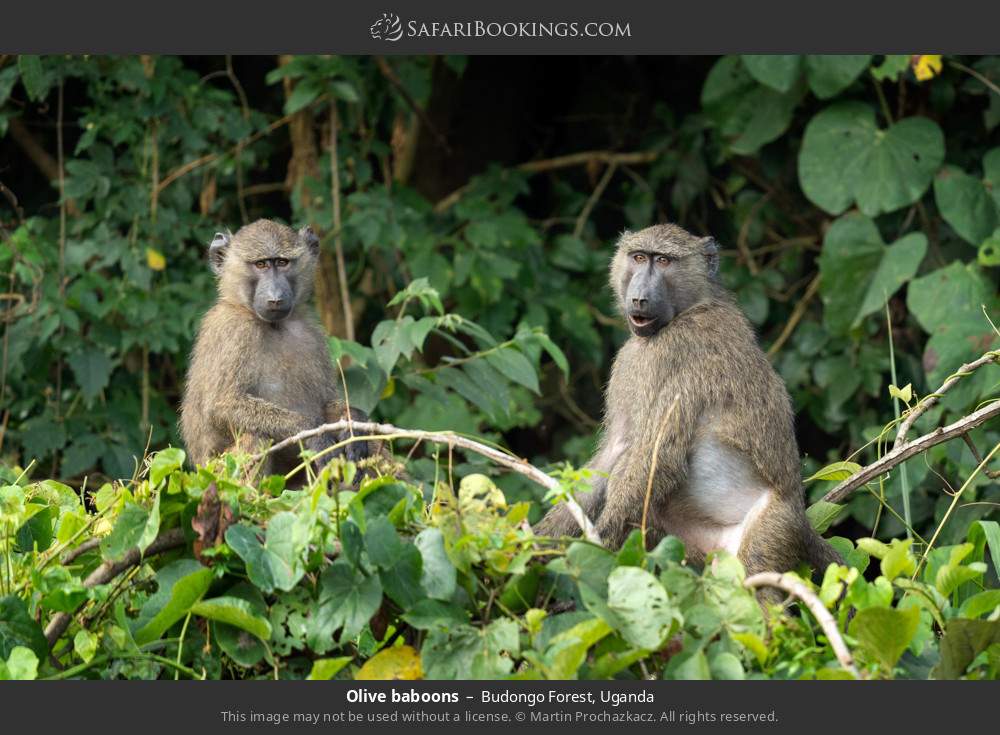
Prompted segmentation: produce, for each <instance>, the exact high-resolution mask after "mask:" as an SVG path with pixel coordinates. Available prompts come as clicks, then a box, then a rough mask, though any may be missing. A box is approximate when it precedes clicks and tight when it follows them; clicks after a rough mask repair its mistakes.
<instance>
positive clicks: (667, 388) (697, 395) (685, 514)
mask: <svg viewBox="0 0 1000 735" xmlns="http://www.w3.org/2000/svg"><path fill="white" fill-rule="evenodd" d="M718 252H719V251H718V245H717V244H716V242H715V240H714V239H712V238H711V237H696V236H694V235H691V234H690V233H688V232H686V231H685V230H684V229H682V228H681V227H678V226H676V225H669V224H668V225H658V226H655V227H649V228H647V229H645V230H642V231H641V232H638V233H631V232H626V233H624V234H623V235H622V237H621V239H620V240H619V243H618V248H617V252H616V253H615V256H614V258H613V260H612V263H611V286H612V288H613V289H614V292H615V296H616V300H617V303H618V305H619V307H620V309H621V311H622V314H623V316H624V317H625V318H626V321H627V322H628V326H629V329H630V331H631V332H632V336H631V338H630V339H629V340H628V341H627V342H626V343H625V344H624V345H622V347H621V349H620V350H619V351H618V354H617V355H616V357H615V361H614V365H613V367H612V369H611V378H610V381H609V383H608V387H607V394H606V406H605V413H604V423H603V432H602V437H601V441H600V445H599V447H598V450H597V452H596V454H595V455H594V457H593V459H592V460H591V462H590V464H589V465H588V466H589V467H590V468H591V469H593V470H596V471H597V472H598V473H601V474H605V473H606V475H607V476H606V477H600V478H599V479H596V480H594V481H592V483H591V489H590V491H589V492H587V493H582V494H580V495H579V496H578V500H579V501H580V503H581V505H582V506H583V507H584V510H585V511H586V512H587V514H588V517H590V518H591V520H592V521H593V522H594V524H595V527H596V530H597V532H598V534H599V535H600V537H601V539H602V540H603V541H604V543H606V544H607V545H608V546H610V547H612V548H616V547H618V546H620V545H621V544H622V542H623V541H624V540H625V538H626V537H627V536H628V534H629V533H630V532H631V531H632V530H633V529H635V528H638V527H640V525H641V522H642V516H643V508H644V505H645V503H646V496H647V492H649V508H648V517H647V519H646V523H647V543H648V544H650V545H652V544H654V543H656V542H657V541H658V540H659V539H660V538H662V537H663V536H664V535H666V534H673V535H675V536H678V537H680V538H681V540H683V541H684V543H685V546H686V549H687V553H688V558H689V559H691V560H692V561H694V562H696V563H700V562H701V561H703V560H704V557H705V554H707V553H708V552H710V551H713V550H718V549H725V550H727V551H729V552H731V553H733V554H735V555H736V556H738V557H739V558H740V560H741V561H742V562H743V565H744V567H745V568H746V570H747V573H748V574H753V573H755V572H760V571H779V572H784V571H787V570H789V569H792V568H793V567H795V566H796V565H797V563H798V562H799V561H806V562H808V563H810V564H811V565H813V566H814V567H815V568H817V569H819V570H821V571H822V570H825V569H826V566H827V565H828V564H829V563H830V562H841V559H840V557H839V555H838V554H837V553H836V551H834V549H833V548H832V547H831V546H830V545H829V544H828V543H827V542H826V541H824V540H823V539H822V538H821V537H820V536H819V535H818V534H817V533H816V532H815V531H814V530H813V528H812V527H811V526H810V525H809V521H808V520H807V519H806V516H805V504H804V500H803V492H802V483H801V474H800V467H799V453H798V447H797V445H796V442H795V431H794V425H793V414H792V406H791V400H790V399H789V397H788V391H787V390H786V389H785V385H784V383H783V382H782V381H781V378H779V377H778V375H777V374H776V373H775V372H774V369H773V368H772V367H771V364H770V363H769V362H768V360H767V357H766V356H765V355H764V353H763V352H761V350H760V347H759V346H758V345H757V340H756V338H755V336H754V332H753V329H752V327H751V326H750V324H749V322H748V321H747V319H746V317H745V316H744V315H743V313H742V312H741V311H740V309H739V308H738V307H737V306H736V305H735V304H734V303H733V300H732V297H731V296H730V295H729V294H728V293H727V292H726V291H725V289H724V288H723V287H722V286H721V285H719V284H718V283H717V282H716V280H715V275H716V271H717V269H718V263H719V254H718ZM658 439H659V443H657V440H658ZM654 452H655V455H654ZM650 483H651V485H650ZM536 531H537V532H538V533H539V534H541V535H547V536H562V535H577V534H578V533H579V528H578V526H577V524H576V522H575V521H574V520H573V518H572V516H571V515H570V514H569V512H568V511H567V509H566V507H565V506H563V505H560V506H557V507H555V508H553V509H552V510H551V511H550V512H549V513H548V515H546V516H545V518H543V519H542V521H541V522H540V523H539V524H538V526H537V527H536Z"/></svg>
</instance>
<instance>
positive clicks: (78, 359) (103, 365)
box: [68, 347, 111, 405]
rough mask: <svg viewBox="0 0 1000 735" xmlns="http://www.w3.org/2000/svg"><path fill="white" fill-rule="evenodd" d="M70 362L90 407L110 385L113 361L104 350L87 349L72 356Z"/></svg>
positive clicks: (74, 375)
mask: <svg viewBox="0 0 1000 735" xmlns="http://www.w3.org/2000/svg"><path fill="white" fill-rule="evenodd" d="M68 362H69V366H70V368H72V370H73V377H75V378H76V382H77V385H79V386H80V392H81V393H82V394H83V399H84V400H85V401H86V402H87V404H88V405H89V404H90V402H91V401H93V400H94V398H96V397H97V396H98V395H99V394H100V392H101V391H102V390H104V389H105V388H106V387H107V385H108V380H109V379H110V378H111V359H110V358H109V357H108V356H107V355H106V354H104V352H103V351H102V350H99V349H97V348H96V347H87V348H84V349H83V350H81V351H80V352H74V353H73V354H72V355H70V356H69V360H68Z"/></svg>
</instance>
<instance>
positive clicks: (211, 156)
mask: <svg viewBox="0 0 1000 735" xmlns="http://www.w3.org/2000/svg"><path fill="white" fill-rule="evenodd" d="M318 101H319V100H316V101H315V102H313V104H316V102H318ZM299 112H301V110H300V111H299ZM297 114H298V113H297V112H293V113H292V114H291V115H285V116H284V117H280V118H278V119H277V120H275V121H274V122H273V123H271V124H270V125H268V126H267V127H266V128H264V129H263V130H258V131H257V132H256V133H254V134H252V135H248V136H247V137H246V138H244V139H243V140H241V141H240V142H239V143H237V144H236V145H235V146H233V147H232V148H230V149H229V150H226V151H221V152H217V153H207V154H205V155H204V156H201V157H200V158H195V159H194V160H193V161H188V162H187V163H184V164H181V165H180V166H178V167H177V168H175V169H174V170H173V171H171V172H170V173H168V174H167V175H166V176H164V177H163V179H162V180H161V181H160V183H159V186H158V187H157V189H158V190H159V191H157V194H162V193H163V190H164V189H166V188H167V187H168V186H170V185H171V184H172V183H174V182H175V181H177V179H179V178H180V177H182V176H184V175H186V174H189V173H191V172H192V171H194V170H195V169H197V168H201V167H202V166H204V165H205V164H206V163H211V162H212V161H214V160H215V159H217V158H221V157H222V156H224V155H226V154H227V153H237V152H239V151H240V150H241V149H243V148H245V147H246V146H248V145H250V144H251V143H253V142H254V141H255V140H259V139H260V138H263V137H264V136H265V135H270V134H271V133H273V132H274V131H275V130H277V129H278V128H280V127H281V126H282V125H287V124H288V123H289V122H291V121H292V118H294V117H295V115H297Z"/></svg>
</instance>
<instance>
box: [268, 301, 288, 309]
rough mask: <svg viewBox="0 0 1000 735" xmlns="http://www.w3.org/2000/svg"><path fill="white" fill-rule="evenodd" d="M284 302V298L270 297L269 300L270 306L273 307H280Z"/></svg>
mask: <svg viewBox="0 0 1000 735" xmlns="http://www.w3.org/2000/svg"><path fill="white" fill-rule="evenodd" d="M284 303H285V300H284V299H268V300H267V305H268V306H270V307H271V308H272V309H280V308H281V306H282V305H283V304H284Z"/></svg>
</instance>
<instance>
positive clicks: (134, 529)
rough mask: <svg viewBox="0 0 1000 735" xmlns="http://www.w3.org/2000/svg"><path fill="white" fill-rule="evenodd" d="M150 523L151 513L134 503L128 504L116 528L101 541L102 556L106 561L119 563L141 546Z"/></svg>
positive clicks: (119, 516) (116, 523)
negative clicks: (147, 525) (127, 554)
mask: <svg viewBox="0 0 1000 735" xmlns="http://www.w3.org/2000/svg"><path fill="white" fill-rule="evenodd" d="M148 521H149V512H148V511H147V510H146V509H145V508H142V507H140V506H138V505H135V504H134V503H127V504H126V505H125V507H124V508H122V511H121V513H119V514H118V520H117V521H115V527H114V528H113V529H112V530H111V533H109V534H108V535H107V536H106V537H105V538H104V539H102V540H101V554H102V555H103V556H104V558H105V559H108V560H110V561H117V560H119V559H122V558H123V557H124V556H125V554H126V552H128V551H129V550H130V549H134V548H135V547H136V546H138V545H139V541H140V540H141V539H142V537H143V533H144V532H145V530H146V523H147V522H148Z"/></svg>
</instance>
